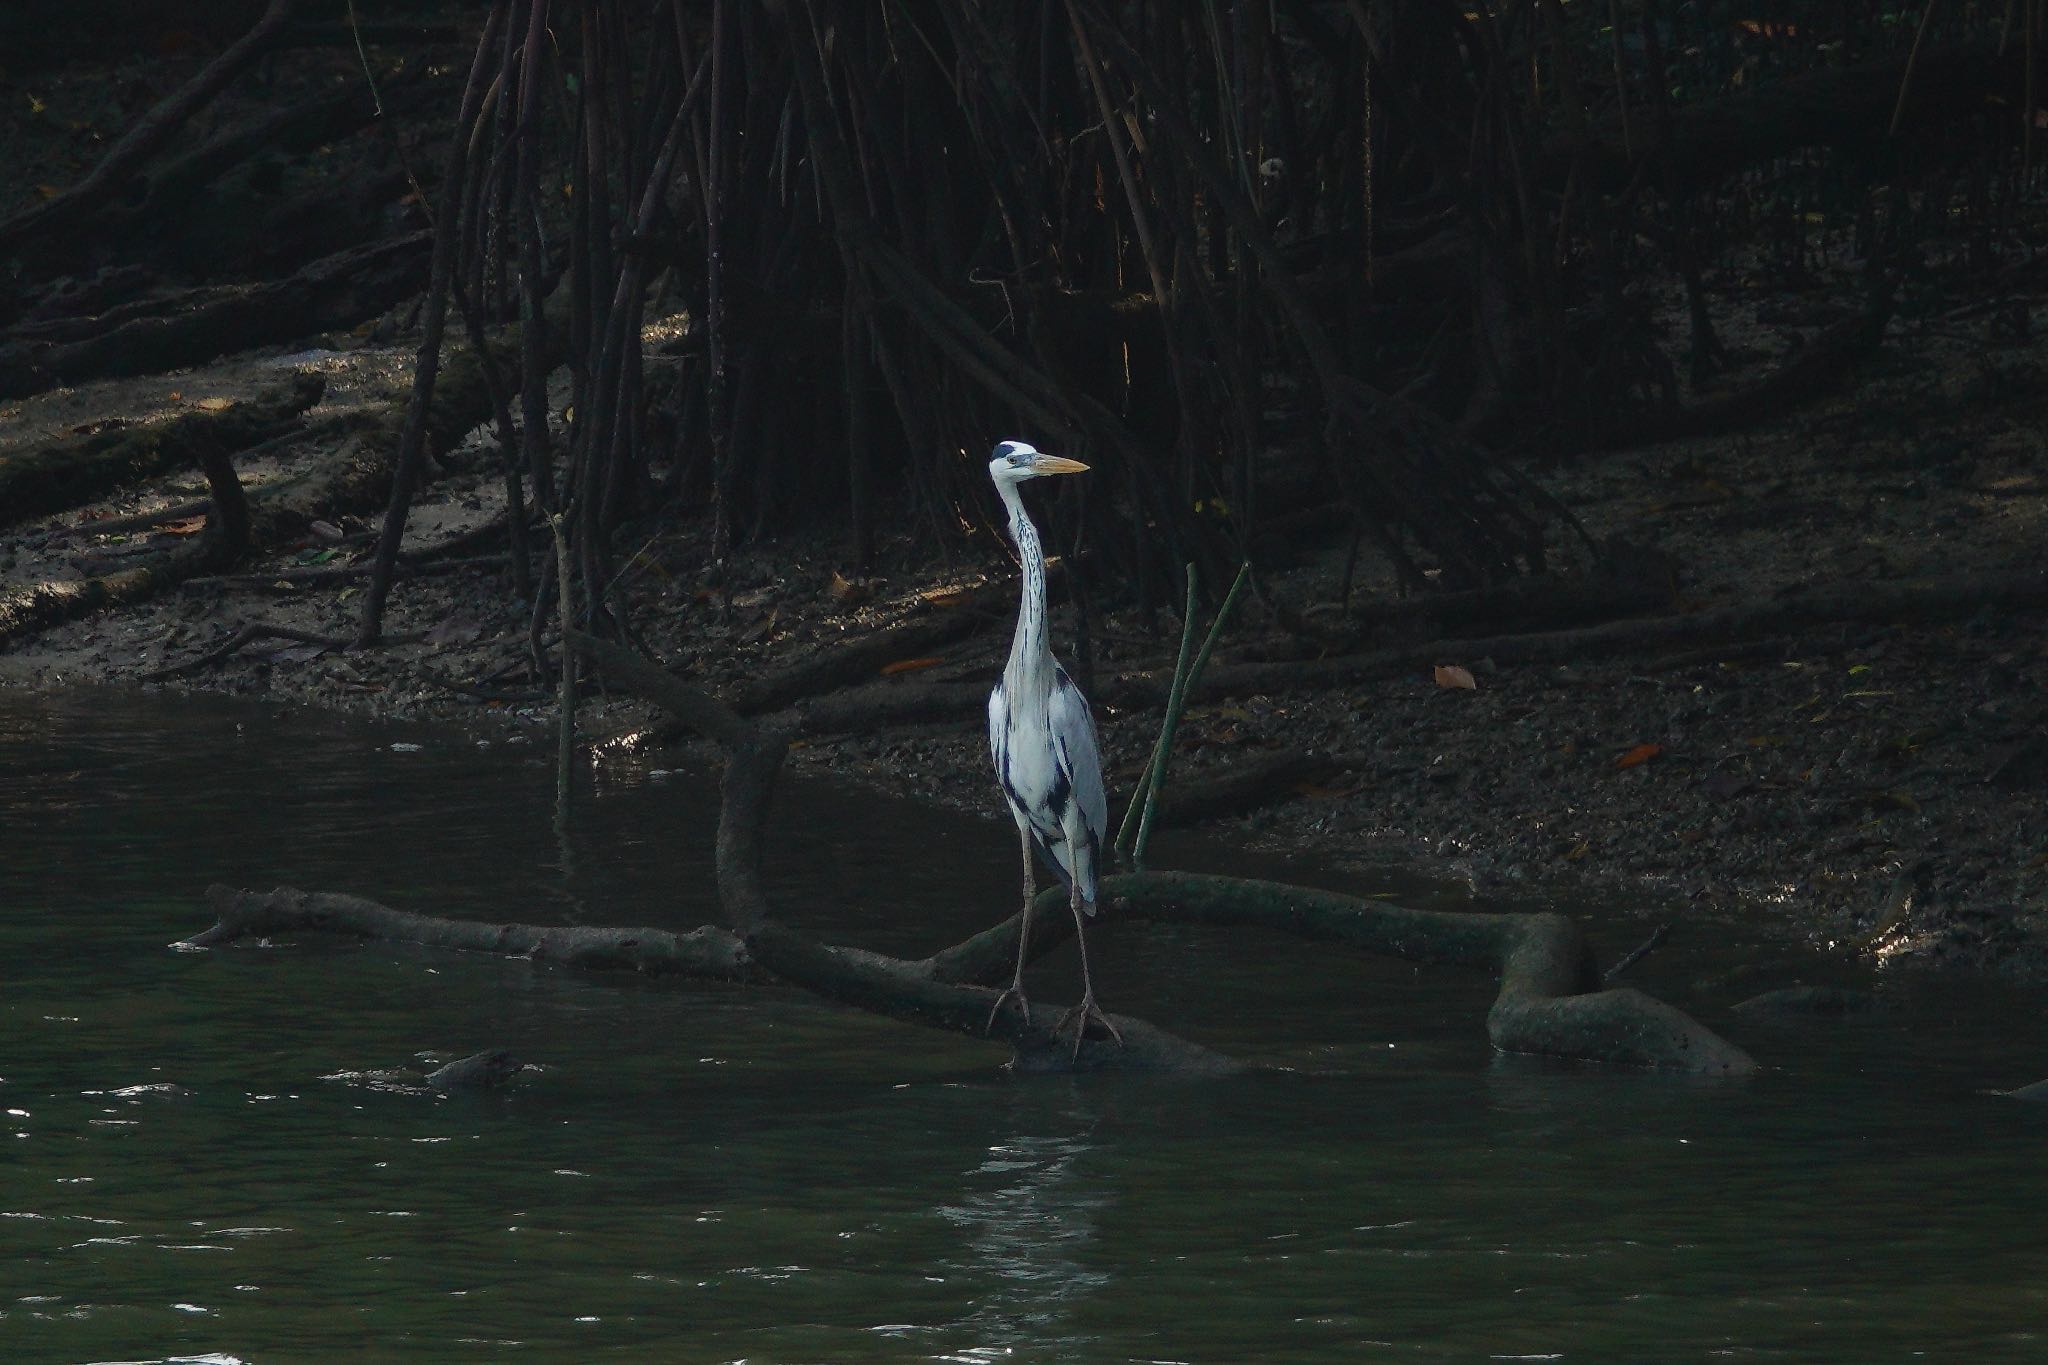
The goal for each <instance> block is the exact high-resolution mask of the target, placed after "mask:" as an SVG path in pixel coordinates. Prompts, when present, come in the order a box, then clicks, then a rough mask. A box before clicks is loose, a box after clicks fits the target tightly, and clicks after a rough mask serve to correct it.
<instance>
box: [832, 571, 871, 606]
mask: <svg viewBox="0 0 2048 1365" xmlns="http://www.w3.org/2000/svg"><path fill="white" fill-rule="evenodd" d="M825 591H826V592H828V593H830V594H831V595H832V600H833V601H834V602H837V603H838V604H839V605H840V606H842V607H857V606H859V605H860V604H861V603H863V602H865V601H867V600H868V598H870V597H872V596H874V594H873V593H872V592H871V591H870V590H869V589H868V587H867V585H866V584H863V583H856V582H854V581H853V580H852V579H850V578H848V577H846V576H845V575H844V574H842V573H840V572H839V570H837V569H834V570H833V571H832V581H831V582H829V583H827V584H826V585H825Z"/></svg>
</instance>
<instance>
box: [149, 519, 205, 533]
mask: <svg viewBox="0 0 2048 1365" xmlns="http://www.w3.org/2000/svg"><path fill="white" fill-rule="evenodd" d="M205 529H206V518H205V517H186V518H185V519H184V520H183V521H167V522H164V523H163V524H162V525H160V526H158V527H157V528H156V530H157V534H158V535H165V536H196V535H198V534H199V533H200V532H201V531H204V530H205Z"/></svg>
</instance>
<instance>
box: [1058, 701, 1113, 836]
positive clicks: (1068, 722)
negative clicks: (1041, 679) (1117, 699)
mask: <svg viewBox="0 0 2048 1365" xmlns="http://www.w3.org/2000/svg"><path fill="white" fill-rule="evenodd" d="M1047 712H1048V714H1047V717H1046V718H1047V719H1048V720H1049V721H1050V722H1051V724H1052V733H1053V743H1054V744H1055V745H1056V746H1057V747H1058V750H1059V757H1060V767H1061V768H1062V769H1064V770H1065V773H1066V778H1067V782H1068V784H1069V787H1070V789H1071V790H1072V792H1073V793H1074V801H1075V803H1076V804H1077V805H1079V806H1080V808H1081V818H1082V820H1083V822H1084V823H1085V824H1086V825H1087V828H1088V832H1089V833H1090V834H1093V835H1094V836H1095V842H1096V843H1097V845H1100V844H1101V843H1102V841H1103V840H1105V839H1107V838H1108V837H1109V793H1108V792H1107V791H1105V790H1104V789H1103V785H1102V747H1101V745H1100V744H1099V743H1097V741H1096V738H1095V715H1094V713H1093V712H1092V711H1090V710H1089V709H1088V699H1087V698H1086V697H1084V696H1082V695H1081V689H1080V688H1078V687H1076V686H1074V680H1073V679H1072V678H1069V677H1068V676H1067V670H1066V669H1064V668H1062V667H1060V666H1059V665H1058V664H1055V665H1053V684H1052V700H1051V702H1050V704H1049V705H1048V707H1047Z"/></svg>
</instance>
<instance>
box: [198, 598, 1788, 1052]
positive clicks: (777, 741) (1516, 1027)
mask: <svg viewBox="0 0 2048 1365" xmlns="http://www.w3.org/2000/svg"><path fill="white" fill-rule="evenodd" d="M566 642H567V644H568V646H569V647H571V648H573V649H575V650H576V651H578V652H579V653H581V654H583V655H584V656H586V657H587V658H589V659H590V660H591V661H592V662H594V663H596V664H597V665H598V666H599V667H601V668H602V669H603V670H604V671H605V673H606V674H607V675H608V676H609V677H610V678H611V679H612V680H613V681H614V682H615V683H618V684H623V685H626V686H629V687H631V688H633V689H634V690H636V691H639V692H640V693H642V694H643V695H645V696H647V697H649V698H650V699H651V700H654V701H656V702H657V703H658V704H660V705H662V706H663V707H664V708H665V709H667V710H668V711H669V712H670V713H671V714H673V715H675V716H676V717H677V718H678V719H680V720H682V721H683V722H684V723H685V724H687V725H689V726H690V727H691V728H693V729H695V730H696V731H698V732H699V733H700V734H702V735H704V736H705V737H706V738H708V739H711V740H713V741H715V742H716V743H717V744H718V745H719V746H720V748H722V749H723V750H724V752H725V756H726V764H725V772H724V776H723V779H722V782H721V792H722V800H721V804H720V810H719V819H718V831H717V859H716V866H717V889H718V896H719V902H720V905H721V908H722V910H723V915H724V919H725V922H726V923H725V927H724V928H723V929H713V928H708V927H707V928H704V929H699V930H696V931H694V932H693V933H692V934H689V935H674V934H665V933H660V932H658V931H652V930H644V929H610V928H607V929H591V928H582V927H575V928H559V929H556V928H546V927H540V926H533V925H519V924H503V923H496V924H485V923H477V922H469V921H462V920H450V919H443V918H438V917H433V916H425V915H415V914H409V913H406V912H403V911H397V910H393V909H390V908H389V907H385V906H381V905H378V904H376V903H374V902H370V901H365V900H361V899H359V898H356V897H351V896H338V895H331V894H316V893H307V892H303V891H296V890H292V889H289V888H280V889H278V890H276V891H273V892H270V893H268V894H259V893H255V892H248V891H237V890H234V889H232V888H228V887H219V886H216V887H214V888H213V889H212V890H211V891H210V892H209V899H210V901H211V903H212V904H213V907H214V910H215V913H216V915H217V917H218V918H217V921H216V923H215V924H214V925H213V926H212V927H211V928H209V929H207V930H206V931H204V932H203V933H200V934H198V935H195V936H194V937H193V938H192V939H191V940H190V945H191V946H194V947H216V946H220V945H222V944H226V943H229V942H232V941H234V940H236V939H239V938H243V937H248V936H251V935H265V934H275V933H286V932H293V931H318V932H334V933H345V934H352V935H356V936H359V937H368V938H378V939H388V940H395V941H403V942H410V943H421V944H426V945H430V946H436V947H447V948H462V949H469V950H472V951H484V952H496V953H519V954H521V955H526V956H533V957H537V958H540V959H542V960H547V961H555V962H560V963H563V964H564V965H574V966H582V967H605V968H627V969H632V970H638V971H656V970H659V971H675V972H685V973H689V974H692V975H698V976H714V975H715V976H728V977H743V978H746V979H753V980H759V979H762V977H761V974H765V975H766V976H767V977H770V978H773V979H775V980H778V981H781V982H783V983H786V984H790V985H794V986H798V987H801V988H803V989H805V990H808V991H811V992H813V993H815V994H818V995H821V996H824V997H826V998H828V999H831V1000H836V1001H839V1002H841V1003H844V1004H848V1005H852V1006H855V1007H858V1008H861V1009H865V1010H870V1011H873V1012H876V1013H880V1014H884V1015H887V1016H889V1017H892V1018H896V1019H901V1020H904V1021H905V1022H909V1023H914V1024H918V1025H921V1026H924V1027H929V1028H939V1029H945V1030H948V1031H951V1032H957V1033H963V1034H968V1035H971V1036H985V1037H989V1038H992V1039H994V1040H997V1041H1000V1042H1004V1043H1008V1044H1009V1045H1010V1046H1011V1047H1012V1048H1013V1049H1014V1053H1015V1055H1014V1058H1013V1063H1012V1064H1013V1065H1014V1066H1017V1067H1019V1068H1021V1069H1066V1068H1069V1067H1078V1068H1083V1069H1133V1068H1147V1069H1168V1070H1174V1071H1179V1072H1183V1073H1196V1074H1220V1073H1225V1072H1230V1071H1235V1070H1240V1069H1242V1064H1241V1063H1238V1062H1236V1061H1234V1060H1233V1059H1231V1058H1228V1057H1225V1056H1222V1055H1221V1054H1218V1053H1215V1052H1213V1051H1211V1050H1209V1049H1207V1048H1204V1047H1202V1046H1201V1045H1199V1044H1197V1043H1192V1042H1189V1041H1187V1040H1185V1039H1182V1038H1178V1037H1176V1036H1174V1035H1173V1034H1170V1033H1168V1032H1166V1031H1165V1030H1163V1029H1160V1028H1158V1027H1157V1026H1156V1025H1153V1024H1151V1023H1149V1022H1147V1021H1145V1020H1142V1019H1136V1018H1131V1017H1128V1016H1121V1015H1119V1016H1116V1017H1115V1021H1114V1022H1115V1025H1116V1027H1117V1029H1118V1030H1119V1031H1120V1032H1121V1034H1122V1041H1121V1042H1118V1041H1116V1040H1114V1039H1110V1038H1107V1037H1095V1036H1092V1035H1091V1036H1088V1037H1086V1038H1084V1039H1082V1040H1081V1041H1080V1043H1079V1044H1078V1045H1076V1044H1074V1043H1073V1041H1072V1040H1071V1039H1068V1038H1064V1037H1062V1036H1060V1034H1059V1033H1058V1031H1057V1030H1058V1025H1059V1023H1060V1022H1061V1020H1062V1018H1063V1013H1062V1012H1061V1011H1059V1010H1057V1009H1056V1008H1053V1007H1048V1006H1043V1005H1033V1006H1029V1007H1020V1008H1017V1009H1011V1010H1005V1011H1001V1012H999V1013H997V1014H995V1015H994V1017H993V1018H991V1015H990V1010H991V1008H992V1006H993V1005H994V1004H995V1003H996V1001H997V999H998V996H997V993H996V990H995V989H994V987H993V986H992V985H991V984H990V983H993V982H1000V981H1001V980H1002V978H1003V977H1004V975H1005V974H1006V973H1007V971H1008V969H1009V965H1010V964H1011V963H1013V962H1014V961H1015V957H1016V950H1017V936H1018V934H1019V932H1020V920H1021V916H1017V915H1013V916H1011V917H1010V918H1009V919H1007V920H1005V921H1004V922H1002V923H1000V924H998V925H997V926H995V927H994V928H992V929H989V930H987V931H985V932H983V933H980V934H977V935H975V936H974V937H972V938H970V939H968V940H966V941H965V942H963V943H960V944H956V945H954V946H953V947H951V948H948V949H946V950H944V951H942V952H939V953H936V954H934V955H933V956H931V957H930V958H927V959H924V960H922V961H917V962H912V961H904V960H901V959H897V958H892V957H888V956H886V955H883V954H880V953H875V952H871V951H867V950H863V949H855V948H847V947H840V946H836V945H832V944H828V943H824V942H821V941H819V940H817V939H815V938H813V937H811V936H810V935H808V934H805V933H804V932H802V931H801V930H799V929H797V928H796V927H794V926H793V925H791V924H790V923H789V922H787V921H786V920H784V919H783V918H782V917H781V916H779V915H778V914H777V913H776V911H775V908H774V907H773V905H772V904H771V902H770V900H769V898H768V895H767V891H766V889H765V887H764V886H763V884H762V881H761V875H760V870H761V863H762V848H761V842H760V841H761V831H762V828H763V826H764V823H765V819H766V815H767V808H768V803H769V800H770V798H771V796H772V794H773V791H774V785H775V779H776V776H777V774H778V772H779V771H780V769H781V766H782V761H783V758H784V756H785V755H786V753H787V751H788V740H787V737H786V731H778V730H775V729H770V728H766V727H764V726H763V725H761V724H759V723H756V722H753V721H749V720H746V719H744V718H743V717H741V716H740V715H739V714H738V713H737V712H736V711H734V710H733V709H732V708H731V707H730V706H728V705H726V704H725V703H724V702H721V701H720V700H719V699H718V698H716V697H714V696H712V695H711V694H710V693H709V692H707V691H705V690H704V689H702V688H698V687H693V686H691V685H689V684H687V683H684V682H682V681H681V680H679V679H677V678H675V677H673V676H672V675H670V674H669V673H668V672H667V671H666V670H664V669H662V668H661V667H660V666H659V665H657V664H654V663H653V662H651V661H649V660H647V659H645V658H643V657H641V656H640V655H638V654H637V653H635V652H634V651H632V650H630V649H628V648H626V647H625V646H623V645H619V644H616V643H614V642H611V641H607V640H603V639H600V638H598V637H595V636H590V635H586V634H583V633H580V632H576V631H571V632H569V633H568V635H567V640H566ZM1060 894H1061V893H1060V892H1059V891H1058V889H1057V888H1051V889H1049V890H1048V891H1047V893H1046V896H1045V899H1046V900H1047V902H1048V908H1051V904H1050V903H1051V902H1053V901H1056V900H1057V899H1058V897H1059V896H1060ZM1102 895H1103V900H1104V902H1105V903H1106V905H1107V907H1108V911H1109V913H1108V915H1107V923H1109V924H1116V923H1117V922H1119V921H1120V920H1126V919H1148V920H1166V921H1171V922H1175V923H1184V924H1204V925H1226V926H1233V927H1238V928H1247V929H1255V930H1258V931H1261V932H1265V933H1275V932H1278V933H1287V934H1292V935H1296V936H1299V937H1303V938H1306V939H1309V940H1311V941H1316V942H1329V943H1338V944H1343V945H1346V946H1349V947H1353V948H1357V949H1360V950H1362V951H1366V952H1371V953H1378V954H1384V955H1390V956H1394V957H1400V958H1404V959H1407V960H1410V961H1416V962H1426V963H1441V964H1447V965H1459V966H1473V967H1481V968H1486V969H1489V970H1493V971H1497V972H1498V973H1499V974H1500V981H1501V988H1500V992H1499V994H1498V996H1497V997H1496V999H1495V1001H1494V1004H1493V1007H1492V1009H1491V1010H1490V1011H1489V1012H1488V1015H1487V1034H1488V1037H1489V1038H1490V1039H1491V1040H1492V1042H1493V1044H1494V1046H1495V1047H1497V1048H1499V1049H1501V1050H1502V1051H1505V1052H1526V1053H1533V1054H1537V1055H1542V1056H1550V1057H1564V1058H1571V1059H1575V1060H1581V1061H1591V1062H1603V1063H1612V1064H1619V1065H1630V1066H1649V1067H1662V1068H1669V1069H1677V1070H1684V1071H1689V1072H1693V1073H1696V1074H1708V1075H1740V1074H1744V1073H1747V1072H1749V1071H1753V1070H1754V1069H1755V1063H1754V1062H1753V1061H1752V1060H1751V1059H1750V1058H1749V1056H1748V1055H1747V1054H1746V1053H1744V1052H1743V1051H1742V1050H1741V1049H1740V1048H1738V1047H1736V1046H1734V1045H1733V1044H1731V1043H1729V1042H1727V1041H1726V1040H1724V1039H1722V1038H1720V1037H1719V1036H1718V1035H1716V1034H1715V1033H1713V1032H1712V1031H1711V1030H1709V1029H1707V1028H1705V1027H1704V1026H1703V1025H1701V1024H1699V1023H1698V1022H1697V1021H1695V1020H1693V1019H1692V1018H1690V1017H1689V1016H1687V1015H1686V1014H1684V1013H1683V1012H1682V1011H1679V1010H1677V1009H1674V1008H1672V1007H1671V1006H1669V1005H1666V1004H1664V1003H1662V1002H1661V1001H1658V1000H1655V999H1653V998H1652V997H1650V996H1648V995H1645V994H1643V993H1642V992H1640V991H1635V990H1632V989H1629V988H1626V987H1623V988H1619V989H1600V988H1599V987H1600V980H1599V972H1598V968H1597V966H1596V965H1595V963H1594V961H1593V958H1592V954H1591V952H1590V950H1589V948H1588V945H1587V943H1586V941H1585V939H1584V937H1583V936H1582V935H1581V934H1580V932H1579V930H1578V928H1577V926H1576V925H1574V924H1573V923H1572V922H1571V921H1570V920H1569V919H1567V918H1565V917H1564V916H1562V915H1556V914H1533V915H1485V914H1470V913H1455V912H1448V911H1428V910H1414V909H1409V908H1407V907H1403V906H1396V905H1389V904H1386V903H1383V902H1379V901H1372V900H1362V899H1359V898H1356V897H1351V896H1344V895H1340V894H1337V893H1334V892H1327V891H1318V890H1312V889H1309V888H1305V887H1297V886H1288V885H1284V884H1281V883H1275V882H1261V881H1252V880H1246V879H1241V878H1233V877H1207V876H1196V875H1191V874H1186V873H1135V874H1130V875H1125V876H1116V877H1110V878H1107V879H1105V880H1104V882H1103V884H1102ZM1043 920H1044V926H1045V927H1044V930H1043V932H1042V933H1040V934H1039V935H1038V936H1036V939H1035V941H1034V944H1033V948H1034V951H1035V952H1036V953H1044V952H1048V951H1050V950H1051V949H1052V948H1053V947H1054V946H1056V945H1057V944H1058V943H1059V942H1060V941H1061V939H1062V938H1063V937H1064V932H1063V931H1062V929H1061V927H1060V926H1062V925H1063V923H1064V920H1065V917H1063V916H1059V915H1056V914H1048V915H1045V916H1044V917H1043ZM728 931H729V932H728Z"/></svg>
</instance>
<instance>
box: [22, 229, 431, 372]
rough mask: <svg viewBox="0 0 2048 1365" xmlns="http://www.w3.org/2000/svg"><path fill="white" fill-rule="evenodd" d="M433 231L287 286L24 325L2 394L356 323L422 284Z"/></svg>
mask: <svg viewBox="0 0 2048 1365" xmlns="http://www.w3.org/2000/svg"><path fill="white" fill-rule="evenodd" d="M427 239H428V234H427V233H425V232H416V233H408V234H407V235H405V236H402V237H394V238H391V239H389V240H386V241H381V242H373V243H371V244H369V245H368V246H360V247H350V248H348V249H347V250H345V251H339V252H336V253H335V254H333V255H331V256H325V257H322V258H321V259H320V260H317V261H314V262H313V263H312V264H310V265H308V266H306V267H305V268H304V269H302V270H300V271H299V272H298V273H297V274H294V275H291V276H288V277H286V278H285V279H282V280H274V281H268V282H265V283H260V284H237V285H216V286H210V287H207V288H204V289H195V290H190V291H187V292H184V293H180V294H176V295H173V296H171V297H168V298H161V299H150V300H142V301H138V302H134V303H129V304H123V305H121V306H120V307H118V308H115V309H113V310H111V311H110V312H108V313H107V314H106V315H104V316H103V317H99V318H92V319H79V318H64V319H59V320H55V321H52V322H48V323H40V324H24V325H23V326H21V327H18V328H16V329H15V333H14V339H13V340H11V341H9V342H7V343H6V344H5V345H4V346H0V398H16V397H20V396H22V395H25V394H31V393H39V392H41V391H42V390H44V389H48V388H51V387H53V386H55V385H58V384H66V383H74V382H77V381H79V380H82V379H92V378H99V377H103V376H115V375H137V374H154V373H157V372H159V371H163V370H168V369H175V368H177V367H179V366H184V365H196V364H199V363H201V362H202V361H207V360H211V359H213V358H214V357H216V356H220V355H226V354H229V353H230V352H234V351H244V350H249V349H251V348H253V347H257V346H268V345H274V344H278V343H281V342H287V341H295V340H297V339H298V338H300V337H304V336H310V335H312V334H314V333H317V332H324V331H331V330H334V329H337V328H343V327H350V326H353V325H354V324H356V323H358V322H360V321H362V320H363V319H364V318H366V317H371V316H374V315H375V314H377V313H381V312H383V311H384V310H385V309H387V308H389V307H391V306H392V305H393V304H395V303H397V302H398V301H399V300H400V299H403V298H405V297H406V296H407V295H409V294H411V293H412V292H414V291H415V290H417V289H418V288H419V287H420V284H421V283H422V282H423V281H424V280H425V278H426V249H427Z"/></svg>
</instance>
